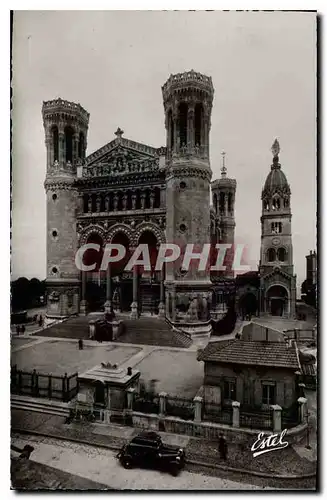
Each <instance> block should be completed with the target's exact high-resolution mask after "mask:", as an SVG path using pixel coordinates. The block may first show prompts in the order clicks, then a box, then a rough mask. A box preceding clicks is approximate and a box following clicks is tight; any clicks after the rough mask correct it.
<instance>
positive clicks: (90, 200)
mask: <svg viewBox="0 0 327 500" xmlns="http://www.w3.org/2000/svg"><path fill="white" fill-rule="evenodd" d="M87 211H88V212H89V214H91V213H92V195H91V194H89V199H88V202H87Z"/></svg>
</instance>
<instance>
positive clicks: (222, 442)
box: [218, 434, 228, 460]
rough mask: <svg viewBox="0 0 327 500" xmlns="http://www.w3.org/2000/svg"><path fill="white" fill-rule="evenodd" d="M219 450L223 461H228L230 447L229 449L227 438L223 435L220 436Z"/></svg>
mask: <svg viewBox="0 0 327 500" xmlns="http://www.w3.org/2000/svg"><path fill="white" fill-rule="evenodd" d="M218 449H219V455H220V458H221V459H222V460H227V452H228V447H227V441H226V438H225V436H224V435H223V434H219V444H218Z"/></svg>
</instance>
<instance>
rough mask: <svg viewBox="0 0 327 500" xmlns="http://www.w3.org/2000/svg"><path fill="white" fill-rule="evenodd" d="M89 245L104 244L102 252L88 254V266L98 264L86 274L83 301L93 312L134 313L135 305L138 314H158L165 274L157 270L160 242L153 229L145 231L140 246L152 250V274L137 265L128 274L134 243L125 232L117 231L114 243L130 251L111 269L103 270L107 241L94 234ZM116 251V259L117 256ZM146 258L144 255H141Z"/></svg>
mask: <svg viewBox="0 0 327 500" xmlns="http://www.w3.org/2000/svg"><path fill="white" fill-rule="evenodd" d="M86 242H87V243H94V244H98V245H100V248H101V250H100V252H98V251H95V250H92V249H88V250H87V251H86V252H85V253H84V258H83V263H84V264H85V265H91V264H94V263H95V264H96V267H95V269H94V270H93V271H86V272H82V297H81V298H82V301H86V303H87V306H88V309H89V310H90V311H96V310H100V309H103V307H108V308H110V309H112V308H114V309H116V310H119V311H121V312H122V311H126V312H127V311H130V310H131V305H132V304H137V312H138V314H140V313H142V312H146V311H148V312H151V313H153V314H158V312H159V305H160V302H163V301H164V295H163V294H164V287H163V280H164V272H162V271H155V264H156V260H157V255H158V240H157V238H156V236H155V235H154V234H153V233H152V232H151V231H149V230H146V231H143V232H142V233H141V235H140V237H139V239H138V243H137V245H141V244H146V245H147V246H148V249H149V256H150V263H151V271H149V270H145V269H144V268H143V266H134V268H133V270H131V271H125V267H126V264H127V263H128V261H129V260H130V257H131V255H132V254H133V250H134V249H133V247H132V246H131V241H130V239H129V237H128V235H126V234H125V233H124V232H117V233H116V234H115V235H114V236H113V237H112V239H111V241H110V243H113V244H120V245H122V246H123V247H124V248H125V249H126V253H125V257H124V258H123V259H121V260H119V261H118V262H113V263H111V264H110V266H108V268H107V270H106V271H104V270H101V269H100V267H101V262H102V257H103V253H104V247H105V244H106V243H108V242H105V241H104V240H103V238H102V237H101V236H100V235H99V234H97V233H92V234H91V235H89V236H88V238H87V241H86ZM114 252H115V251H113V256H114V255H115V253H114ZM140 259H142V256H140Z"/></svg>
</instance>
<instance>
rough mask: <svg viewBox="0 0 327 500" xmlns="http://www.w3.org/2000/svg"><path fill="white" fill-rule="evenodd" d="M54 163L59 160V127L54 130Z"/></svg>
mask: <svg viewBox="0 0 327 500" xmlns="http://www.w3.org/2000/svg"><path fill="white" fill-rule="evenodd" d="M52 144H53V161H56V160H57V161H58V160H59V134H58V127H56V126H55V127H53V128H52Z"/></svg>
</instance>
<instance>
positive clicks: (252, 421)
mask: <svg viewBox="0 0 327 500" xmlns="http://www.w3.org/2000/svg"><path fill="white" fill-rule="evenodd" d="M240 427H249V428H250V429H267V430H272V429H273V410H271V409H267V410H262V409H261V408H259V409H254V408H249V407H243V408H242V407H241V408H240Z"/></svg>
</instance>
